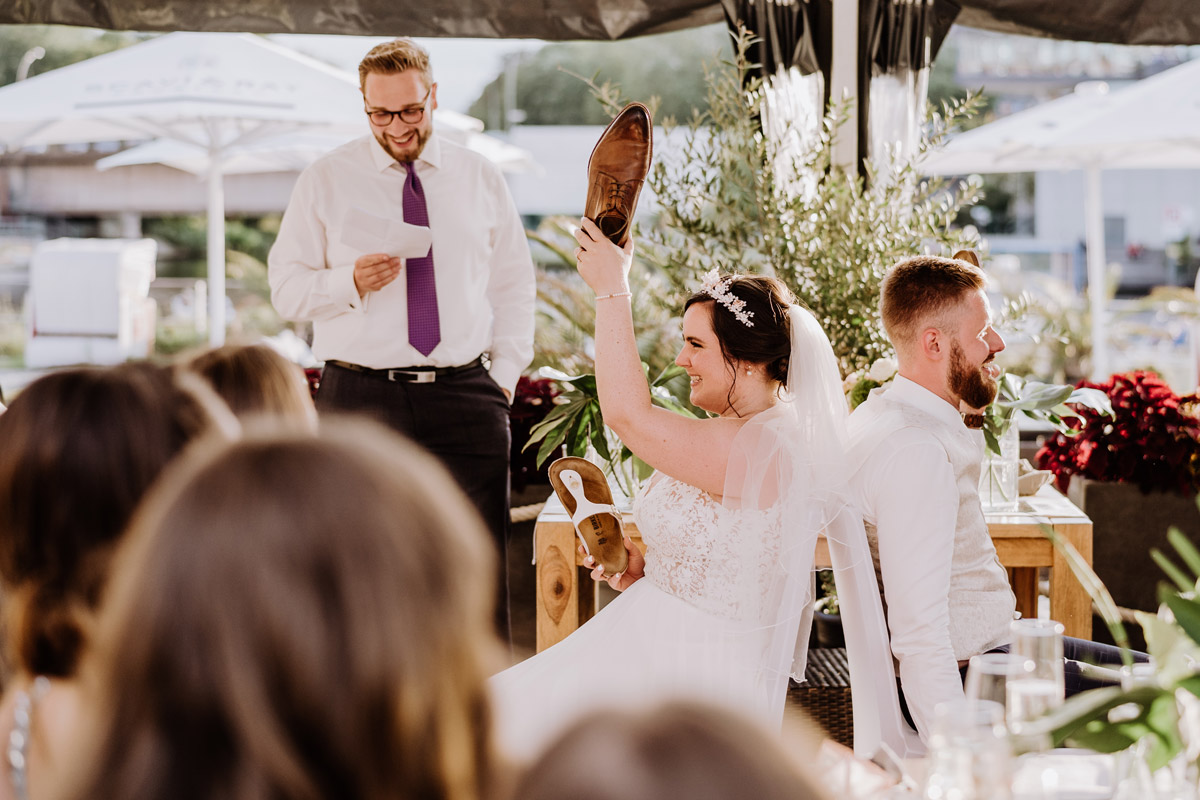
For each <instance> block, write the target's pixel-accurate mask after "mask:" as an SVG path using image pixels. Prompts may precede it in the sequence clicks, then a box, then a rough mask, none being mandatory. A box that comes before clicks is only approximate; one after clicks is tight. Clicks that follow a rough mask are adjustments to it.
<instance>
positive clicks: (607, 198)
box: [583, 103, 653, 247]
mask: <svg viewBox="0 0 1200 800" xmlns="http://www.w3.org/2000/svg"><path fill="white" fill-rule="evenodd" d="M652 131H653V123H652V122H651V121H650V110H649V109H648V108H646V107H645V106H644V105H642V104H641V103H630V104H629V105H627V106H625V108H623V109H622V110H621V113H620V114H617V116H616V119H614V120H613V121H612V122H611V123H609V126H608V127H607V128H605V129H604V133H602V134H601V135H600V141H598V142H596V147H595V148H594V149H593V150H592V157H591V158H589V159H588V189H587V202H586V203H585V204H584V207H583V215H584V216H585V217H587V218H588V219H590V220H591V221H592V222H595V223H596V225H597V226H598V227H599V228H600V230H602V231H603V232H604V235H605V236H607V237H608V238H609V240H610V241H612V242H613V243H614V244H616V245H617V247H624V246H625V243H626V242H627V241H629V224H630V222H631V221H632V220H633V212H634V209H636V208H637V200H638V195H639V194H641V191H642V183H643V182H644V181H645V180H646V173H648V172H649V171H650V155H651V150H652V146H653V133H652Z"/></svg>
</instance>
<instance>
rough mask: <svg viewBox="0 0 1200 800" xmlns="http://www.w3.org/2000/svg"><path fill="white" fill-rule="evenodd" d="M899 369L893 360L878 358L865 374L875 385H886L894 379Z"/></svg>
mask: <svg viewBox="0 0 1200 800" xmlns="http://www.w3.org/2000/svg"><path fill="white" fill-rule="evenodd" d="M897 369H899V367H898V366H897V364H896V359H894V358H879V359H876V360H875V363H874V364H872V365H871V369H870V370H869V371H868V372H867V377H868V378H870V379H871V380H873V381H875V382H876V383H887V382H888V381H890V380H891V379H892V378H894V377H896V370H897Z"/></svg>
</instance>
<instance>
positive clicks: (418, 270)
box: [404, 161, 442, 356]
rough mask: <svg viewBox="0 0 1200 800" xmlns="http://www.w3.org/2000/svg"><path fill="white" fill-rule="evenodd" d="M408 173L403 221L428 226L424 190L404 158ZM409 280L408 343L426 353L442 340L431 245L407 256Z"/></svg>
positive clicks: (410, 163)
mask: <svg viewBox="0 0 1200 800" xmlns="http://www.w3.org/2000/svg"><path fill="white" fill-rule="evenodd" d="M404 168H405V169H406V170H408V177H407V178H405V179H404V221H405V222H407V223H408V224H409V225H423V226H425V227H426V228H428V227H429V212H428V211H426V209H425V191H424V190H423V189H422V188H421V179H420V178H418V177H417V171H416V169H414V168H413V163H412V162H411V161H406V162H404ZM404 271H405V273H406V274H407V280H408V343H409V344H411V345H412V346H413V347H415V348H417V349H418V350H420V351H421V354H422V355H426V356H427V355H429V354H430V353H432V352H433V348H435V347H437V345H438V342H440V341H441V340H442V328H441V323H440V322H439V321H438V306H437V283H436V281H435V280H434V275H433V247H432V246H430V248H429V252H428V253H426V254H425V255H423V256H421V257H420V258H410V259H408V261H407V263H406V264H405V269H404Z"/></svg>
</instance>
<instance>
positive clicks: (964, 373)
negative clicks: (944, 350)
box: [949, 342, 1000, 408]
mask: <svg viewBox="0 0 1200 800" xmlns="http://www.w3.org/2000/svg"><path fill="white" fill-rule="evenodd" d="M991 358H992V357H991V356H989V357H988V361H991ZM988 361H985V362H984V364H986V363H988ZM949 384H950V391H951V392H952V393H953V394H954V395H955V396H957V397H958V398H959V399H960V400H962V401H963V402H964V403H966V404H967V405H968V406H970V407H971V408H983V407H984V406H987V405H990V404H991V402H992V401H993V400H995V399H996V392H997V391H999V389H1000V384H999V383H998V382H997V381H996V379H995V378H993V377H991V376H990V375H988V374H986V373H985V372H984V371H983V364H980V365H978V366H972V365H970V364H968V363H967V355H966V353H964V352H963V349H962V347H961V346H959V344H958V342H951V343H950V376H949Z"/></svg>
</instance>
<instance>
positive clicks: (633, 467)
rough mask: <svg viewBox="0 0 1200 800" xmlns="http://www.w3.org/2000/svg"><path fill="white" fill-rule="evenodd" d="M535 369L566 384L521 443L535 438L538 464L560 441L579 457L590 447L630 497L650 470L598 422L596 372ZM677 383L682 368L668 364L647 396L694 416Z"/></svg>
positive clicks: (601, 416)
mask: <svg viewBox="0 0 1200 800" xmlns="http://www.w3.org/2000/svg"><path fill="white" fill-rule="evenodd" d="M642 369H643V370H644V371H645V373H646V375H647V377H649V373H650V369H649V367H648V366H647V365H646V364H645V363H643V364H642ZM541 374H542V375H543V376H545V377H548V378H553V379H555V380H557V381H558V382H560V383H564V384H567V385H569V386H570V387H571V389H570V391H568V392H566V393H564V394H562V395H559V397H558V401H559V405H556V406H555V408H554V410H553V411H551V412H550V413H549V414H547V415H546V418H545V419H543V420H542V421H541V422H539V423H538V424H537V425H535V426H534V427H533V429H532V430H531V431H530V434H529V441H528V442H527V443H526V445H525V449H528V448H530V447H532V446H533V445H535V444H538V443H539V442H540V443H541V444H540V445H539V446H538V451H537V463H538V465H539V466H540V465H541V463H542V462H543V461H545V460H546V459H547V458H549V457H550V455H551V454H553V453H554V452H555V451H557V450H558V448H559V447H565V449H566V454H567V455H568V456H579V457H581V458H582V457H584V456H586V455H588V451H589V449H590V450H594V451H595V453H596V455H597V456H599V457H600V459H601V460H602V461H603V462H604V471H605V472H606V473H607V474H608V475H609V476H610V477H611V478H612V479H613V480H614V481H616V483H617V485H618V486H619V487H620V489H621V491H622V492H624V493H625V496H626V497H633V496H634V494H635V493H636V491H637V485H638V484H639V483H640V482H641V481H643V480H645V479H646V478H648V477H650V473H651V471H652V470H651V468H650V466H649V465H648V464H646V462H644V461H642V460H641V459H640V458H638V457H637V456H635V455H634V454H633V452H632V451H630V449H629V448H628V447H626V446H625V445H623V444H621V443H620V442H619V441H618V440H617V438H616V437H615V436H613V435H612V432H611V431H610V430H609V429H608V428H606V427H605V426H604V414H603V412H602V411H601V410H600V394H599V390H598V389H597V386H596V376H595V375H578V376H575V377H571V376H569V375H564V374H562V373H560V372H556V371H554V370H548V369H543V370H542V371H541ZM681 384H682V386H685V387H686V386H687V373H685V372H684V371H683V368H682V367H679V366H676V365H675V364H671V365H670V366H668V367H666V368H665V369H664V370H663V371H662V372H660V373H659V374H658V377H656V378H655V379H654V380H652V381H650V398H651V401H652V402H653V403H654V404H655V405H657V406H661V407H663V408H667V409H670V410H671V411H675V412H678V413H680V414H684V415H686V416H697V414H696V413H695V412H694V410H693V409H694V407H693V406H692V405H691V404H689V403H687V402H686V401H684V400H680V399H679V397H678V395H677V393H678V392H679V391H680V385H681ZM683 391H686V389H684V390H683Z"/></svg>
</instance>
